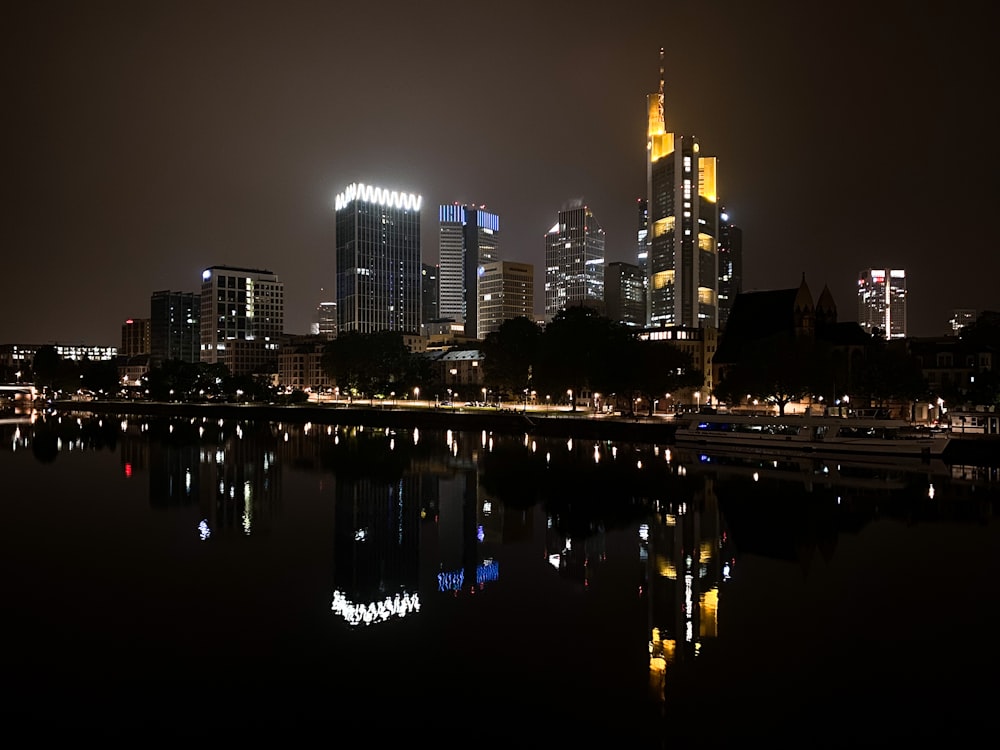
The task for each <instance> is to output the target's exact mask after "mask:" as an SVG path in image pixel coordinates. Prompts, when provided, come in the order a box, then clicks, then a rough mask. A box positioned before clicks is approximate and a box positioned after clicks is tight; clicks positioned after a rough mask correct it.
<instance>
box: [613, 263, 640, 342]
mask: <svg viewBox="0 0 1000 750" xmlns="http://www.w3.org/2000/svg"><path fill="white" fill-rule="evenodd" d="M604 302H605V313H604V314H605V315H607V316H608V317H609V318H611V319H612V320H614V321H617V322H619V323H624V324H625V325H628V326H640V327H641V326H644V325H645V324H646V284H645V282H644V280H643V275H642V270H641V269H640V268H639V266H637V265H636V264H635V263H621V262H613V263H608V265H607V267H606V268H605V270H604Z"/></svg>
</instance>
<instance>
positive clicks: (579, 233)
mask: <svg viewBox="0 0 1000 750" xmlns="http://www.w3.org/2000/svg"><path fill="white" fill-rule="evenodd" d="M571 305H585V306H586V307H591V308H593V309H595V310H597V311H598V312H599V313H601V314H603V313H604V229H603V228H602V227H601V225H600V223H598V221H597V219H596V218H594V214H593V212H591V210H590V208H588V207H587V206H585V205H584V204H583V202H582V201H571V202H570V203H569V204H567V206H566V207H564V208H563V209H562V210H561V211H560V212H559V220H558V221H557V222H556V223H555V225H554V226H553V227H552V228H551V229H550V230H549V231H548V234H546V235H545V315H546V316H547V317H551V316H553V315H555V314H556V313H558V312H559V311H560V310H563V309H565V308H567V307H569V306H571Z"/></svg>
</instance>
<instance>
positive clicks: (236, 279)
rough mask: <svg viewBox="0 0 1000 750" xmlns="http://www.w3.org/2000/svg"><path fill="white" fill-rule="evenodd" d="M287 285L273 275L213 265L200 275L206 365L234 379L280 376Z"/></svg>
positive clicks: (203, 359) (202, 338)
mask: <svg viewBox="0 0 1000 750" xmlns="http://www.w3.org/2000/svg"><path fill="white" fill-rule="evenodd" d="M284 325H285V285H284V283H282V282H281V281H279V280H278V277H277V276H275V275H274V273H273V272H271V271H267V270H263V269H255V268H236V267H233V266H211V267H210V268H206V269H205V270H204V271H203V272H202V274H201V342H200V347H201V361H202V362H206V363H208V364H216V363H221V364H224V365H226V367H228V368H229V372H230V373H231V374H233V375H246V374H250V373H270V372H277V367H278V350H279V348H280V347H281V336H282V333H283V330H282V329H283V328H284Z"/></svg>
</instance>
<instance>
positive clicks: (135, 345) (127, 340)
mask: <svg viewBox="0 0 1000 750" xmlns="http://www.w3.org/2000/svg"><path fill="white" fill-rule="evenodd" d="M149 350H150V347H149V318H129V319H128V320H126V321H125V322H124V323H122V346H121V349H119V350H118V353H119V354H123V355H125V356H126V357H134V356H136V355H138V354H149Z"/></svg>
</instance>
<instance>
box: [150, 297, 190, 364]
mask: <svg viewBox="0 0 1000 750" xmlns="http://www.w3.org/2000/svg"><path fill="white" fill-rule="evenodd" d="M200 342H201V297H200V296H199V295H198V294H196V293H195V292H171V291H169V290H162V291H159V292H153V295H152V296H151V297H150V298H149V352H150V361H149V363H150V366H151V367H162V366H163V363H164V362H167V361H169V360H174V359H178V360H181V361H182V362H198V361H199V360H200V358H201V355H200V352H199V349H200V346H199V344H200Z"/></svg>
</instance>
